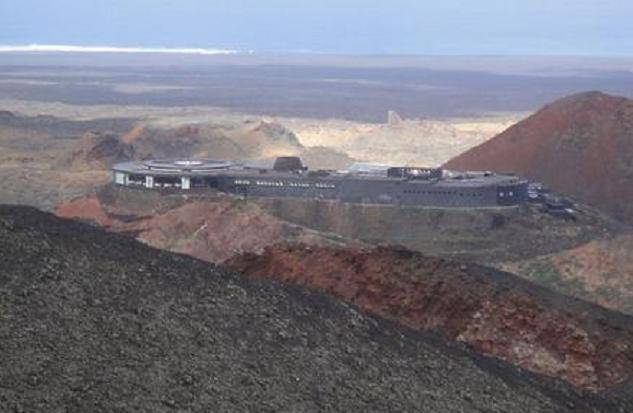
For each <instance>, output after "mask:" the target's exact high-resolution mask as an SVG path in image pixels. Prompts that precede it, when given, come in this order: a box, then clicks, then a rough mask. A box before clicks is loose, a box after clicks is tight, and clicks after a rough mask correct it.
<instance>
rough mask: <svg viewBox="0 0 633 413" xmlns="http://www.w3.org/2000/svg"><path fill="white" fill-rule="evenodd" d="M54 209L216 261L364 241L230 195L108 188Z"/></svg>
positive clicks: (140, 239)
mask: <svg viewBox="0 0 633 413" xmlns="http://www.w3.org/2000/svg"><path fill="white" fill-rule="evenodd" d="M55 213H56V214H57V215H58V216H61V217H65V218H73V219H78V220H82V221H85V222H90V223H93V224H97V225H99V226H101V227H104V228H106V229H108V230H110V231H114V232H118V233H123V234H129V235H132V236H134V237H136V239H138V240H139V241H141V242H144V243H146V244H148V245H151V246H153V247H156V248H161V249H165V250H169V251H173V252H179V253H183V254H187V255H191V256H193V257H196V258H199V259H202V260H205V261H209V262H215V263H219V262H223V261H224V260H226V259H228V258H230V257H232V256H234V255H237V254H241V253H244V252H260V251H262V250H263V249H264V247H266V246H269V245H273V244H276V243H280V242H298V243H304V242H305V243H311V244H315V245H362V244H361V243H360V242H356V241H352V240H349V239H345V238H344V237H340V236H336V235H334V234H327V233H319V232H317V231H313V230H310V229H308V228H305V227H302V226H300V225H294V224H291V223H288V222H285V221H283V220H281V219H279V218H276V217H274V216H272V215H270V214H269V213H267V212H266V211H265V210H263V209H262V208H260V207H259V206H258V205H257V204H254V203H251V202H246V201H243V200H239V199H232V198H226V197H216V198H209V197H201V198H199V199H197V200H196V199H191V198H188V197H187V196H182V197H180V196H173V197H161V196H160V194H154V197H152V195H151V193H150V194H145V193H144V192H139V191H129V190H125V189H121V190H119V189H116V188H110V187H108V188H105V189H103V190H102V191H100V192H99V193H98V194H96V195H91V196H85V197H79V198H76V199H73V200H70V201H68V202H63V203H61V204H59V205H58V206H57V208H56V210H55Z"/></svg>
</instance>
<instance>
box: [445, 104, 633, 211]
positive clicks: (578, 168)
mask: <svg viewBox="0 0 633 413" xmlns="http://www.w3.org/2000/svg"><path fill="white" fill-rule="evenodd" d="M445 167H447V168H451V169H484V170H487V169H490V170H497V171H512V172H516V173H519V174H521V175H524V176H526V177H528V178H530V179H533V180H537V181H541V182H543V183H545V184H546V185H548V186H550V187H551V188H553V189H555V190H556V191H560V192H562V193H565V194H568V195H571V196H573V197H576V198H578V199H579V200H582V201H585V202H587V203H589V204H592V205H595V206H597V207H600V208H602V209H604V210H605V211H606V212H608V213H610V214H612V215H613V216H614V217H616V218H618V219H621V220H624V221H627V222H629V223H630V222H633V185H632V182H633V100H629V99H626V98H622V97H615V96H610V95H606V94H604V93H600V92H587V93H581V94H577V95H573V96H569V97H566V98H564V99H560V100H558V101H556V102H554V103H552V104H550V105H547V106H545V107H544V108H543V109H541V110H540V111H538V112H537V113H536V114H534V115H532V116H530V117H529V118H527V119H525V120H524V121H522V122H519V123H518V124H516V125H515V126H513V127H511V128H509V129H508V130H506V131H505V132H503V133H501V134H500V135H498V136H496V137H495V138H493V139H491V140H489V141H487V142H485V143H483V144H481V145H479V146H477V147H475V148H473V149H471V150H469V151H467V152H465V153H464V154H462V155H460V156H458V157H456V158H454V159H452V160H451V161H449V162H448V163H447V164H446V165H445Z"/></svg>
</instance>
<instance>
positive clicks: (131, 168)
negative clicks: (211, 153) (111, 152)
mask: <svg viewBox="0 0 633 413" xmlns="http://www.w3.org/2000/svg"><path fill="white" fill-rule="evenodd" d="M241 167H242V165H241V164H239V163H236V162H231V161H216V160H214V159H162V160H147V161H132V162H123V163H120V164H116V165H114V166H113V167H112V169H113V170H115V171H120V172H125V173H131V174H146V175H161V174H165V175H202V174H207V173H214V172H221V171H226V170H229V169H240V168H241Z"/></svg>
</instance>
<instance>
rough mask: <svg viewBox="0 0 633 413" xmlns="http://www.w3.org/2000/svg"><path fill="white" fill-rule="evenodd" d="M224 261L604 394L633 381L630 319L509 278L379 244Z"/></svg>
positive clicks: (288, 249) (295, 249)
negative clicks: (373, 246)
mask: <svg viewBox="0 0 633 413" xmlns="http://www.w3.org/2000/svg"><path fill="white" fill-rule="evenodd" d="M225 265H227V266H228V267H230V268H231V269H233V270H236V271H239V272H242V273H245V274H247V275H249V276H251V277H262V278H273V279H277V280H281V281H284V282H289V283H294V284H299V285H303V286H311V287H313V288H316V289H319V290H323V291H326V292H328V293H330V294H333V295H335V296H337V297H339V298H341V299H343V300H346V301H348V302H350V303H353V304H354V305H357V306H358V307H360V308H361V309H363V310H365V311H368V312H370V313H374V314H377V315H379V316H382V317H384V318H387V319H390V320H394V321H398V322H400V323H402V324H404V325H406V326H408V327H411V328H414V329H418V330H431V331H436V332H439V333H441V334H442V335H443V336H444V337H445V338H447V339H449V340H456V341H460V342H464V343H467V344H468V345H470V346H472V348H473V349H474V350H476V351H477V352H480V353H482V354H485V355H489V356H493V357H497V358H499V359H503V360H505V361H508V362H510V363H513V364H515V365H518V366H521V367H523V368H525V369H527V370H530V371H532V372H536V373H539V374H544V375H547V376H551V377H558V378H562V379H564V380H567V381H568V382H570V383H572V384H574V385H576V386H578V387H581V388H585V389H592V390H599V389H607V388H612V387H616V386H617V385H618V384H620V383H623V382H630V381H629V380H631V378H632V376H633V319H631V318H629V317H626V316H623V315H621V314H619V313H613V312H610V311H608V310H605V309H603V308H601V307H598V306H595V305H592V304H589V303H586V302H583V301H579V300H575V299H572V298H569V297H566V296H563V295H559V294H556V293H553V292H550V291H549V290H546V289H544V288H541V287H538V286H536V285H533V284H530V283H529V282H526V281H524V280H522V279H520V278H518V277H515V276H513V275H511V274H508V273H502V272H498V271H495V270H492V269H488V268H484V267H480V266H476V265H468V266H465V265H463V264H461V265H460V264H457V263H452V262H450V261H446V260H443V259H437V258H427V257H424V256H422V255H420V254H418V253H413V252H410V251H406V250H402V249H395V248H386V247H379V248H377V249H369V250H363V249H337V248H330V247H307V246H302V245H299V246H273V247H268V248H266V249H265V250H264V252H263V253H262V254H261V255H256V254H252V253H251V254H244V255H242V256H237V257H234V258H232V259H230V260H228V261H227V262H226V263H225Z"/></svg>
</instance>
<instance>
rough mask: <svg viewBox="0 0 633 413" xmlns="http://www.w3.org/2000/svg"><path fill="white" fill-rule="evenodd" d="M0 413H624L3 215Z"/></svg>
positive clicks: (329, 310) (178, 259)
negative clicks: (571, 412) (136, 412)
mask: <svg viewBox="0 0 633 413" xmlns="http://www.w3.org/2000/svg"><path fill="white" fill-rule="evenodd" d="M0 316H1V317H2V322H1V323H0V411H15V412H31V411H38V412H58V411H59V412H61V411H68V412H85V411H90V412H101V411H103V412H105V411H108V412H112V411H116V412H128V411H130V412H131V411H151V412H171V411H174V412H175V411H179V412H202V411H218V412H224V411H226V412H231V411H240V412H242V411H257V412H261V411H270V412H284V411H287V412H290V411H292V412H316V411H343V412H352V411H363V412H365V411H404V412H408V411H421V412H460V411H463V412H472V411H486V412H553V411H555V412H565V411H575V412H577V411H613V412H617V411H622V412H625V411H631V410H628V409H630V408H631V406H630V405H629V406H626V405H625V404H624V403H623V402H615V401H612V402H607V401H605V400H597V399H590V398H588V397H586V396H581V395H578V394H576V393H573V392H572V391H571V390H569V389H568V388H567V387H565V386H564V385H562V384H560V383H558V382H549V381H544V380H543V379H538V378H536V377H533V376H529V375H526V374H524V373H521V372H518V371H517V370H513V369H511V368H509V367H507V366H506V365H503V364H500V363H494V362H492V361H489V360H486V359H477V358H474V357H472V356H470V355H468V354H467V353H465V352H463V351H462V350H458V349H449V348H447V347H446V346H445V345H444V344H443V343H442V342H441V341H439V340H438V339H435V338H433V337H430V336H424V335H421V334H417V333H412V332H409V331H406V330H400V329H398V328H396V327H395V326H394V325H392V324H390V323H387V322H384V321H381V320H377V319H374V318H371V317H368V316H365V315H363V314H361V313H359V312H358V311H357V310H355V309H353V308H351V307H349V306H345V305H344V304H341V303H339V302H337V301H335V300H333V299H331V298H328V297H326V296H324V295H319V294H309V293H305V292H302V291H301V290H298V289H294V288H290V287H284V286H281V285H279V284H275V283H272V282H266V281H252V280H247V279H245V278H243V277H241V276H238V275H234V274H230V273H227V272H224V271H221V270H219V269H217V268H215V267H213V266H211V265H209V264H206V263H203V262H200V261H197V260H195V259H192V258H187V257H184V256H179V255H174V254H170V253H166V252H159V251H157V250H154V249H151V248H149V247H146V246H144V245H142V244H139V243H137V242H136V241H133V240H131V239H129V238H125V237H122V236H119V235H116V234H108V233H105V232H103V231H101V230H99V229H96V228H92V227H90V226H87V225H84V224H81V223H76V222H71V221H67V220H63V219H60V218H56V217H54V216H52V215H49V214H45V213H42V212H39V211H37V210H35V209H32V208H26V207H9V206H0Z"/></svg>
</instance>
